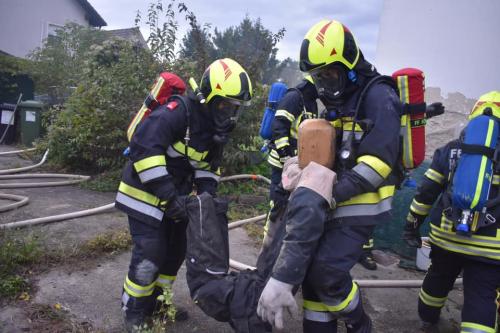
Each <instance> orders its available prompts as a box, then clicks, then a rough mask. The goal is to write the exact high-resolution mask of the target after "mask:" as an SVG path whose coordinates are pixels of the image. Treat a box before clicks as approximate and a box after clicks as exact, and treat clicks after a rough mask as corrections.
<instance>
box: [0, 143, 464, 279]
mask: <svg viewBox="0 0 500 333" xmlns="http://www.w3.org/2000/svg"><path fill="white" fill-rule="evenodd" d="M18 152H23V151H16V153H18ZM9 153H11V154H12V153H14V152H9ZM47 153H48V151H47V152H46V153H45V154H44V157H43V158H42V161H41V162H39V163H38V164H36V166H29V167H24V168H17V169H11V170H14V171H13V173H15V172H22V171H19V169H24V170H30V169H33V168H35V167H37V166H40V165H41V164H43V163H44V162H45V160H46V157H47ZM6 171H7V170H2V171H0V174H4V176H0V179H19V178H37V177H38V178H59V177H65V178H72V179H71V180H67V181H62V182H52V183H50V182H49V183H14V184H0V188H19V187H42V186H63V185H72V184H75V183H78V182H82V181H85V180H88V179H89V178H90V177H89V176H81V175H63V174H25V175H5V173H6ZM23 176H26V177H23ZM243 179H251V180H254V181H257V180H260V181H264V182H266V183H268V184H270V183H271V181H270V180H269V179H268V178H266V177H264V176H261V175H253V174H242V175H234V176H228V177H222V178H221V181H234V180H243ZM9 185H10V186H9ZM13 185H14V186H13ZM0 199H8V200H14V201H17V202H15V203H14V204H9V205H7V206H2V207H0V212H2V211H6V210H9V209H14V208H18V207H20V206H22V205H25V204H27V203H28V201H29V199H28V198H27V197H23V196H17V195H11V194H2V193H0ZM111 209H114V203H111V204H107V205H104V206H100V207H96V208H92V209H86V210H81V211H76V212H71V213H66V214H60V215H53V216H47V217H40V218H34V219H29V220H24V221H17V222H10V223H5V224H0V230H7V229H18V228H25V227H28V226H33V225H39V224H47V223H53V222H59V221H64V220H68V219H74V218H78V217H84V216H89V215H94V214H100V213H104V212H107V211H109V210H111ZM265 218H266V215H265V214H263V215H259V216H255V217H252V218H248V219H243V220H239V221H235V222H231V223H229V225H228V229H229V230H232V229H235V228H238V227H241V226H243V225H245V224H248V223H255V222H259V221H263V220H265ZM229 265H230V267H231V268H233V269H236V270H247V269H250V270H254V269H256V268H255V267H253V266H249V265H246V264H244V263H241V262H239V261H236V260H233V259H229ZM355 282H356V283H358V285H359V286H360V287H362V288H420V287H421V286H422V282H423V281H422V280H355ZM462 284H463V280H462V279H457V280H456V282H455V287H457V286H461V285H462Z"/></svg>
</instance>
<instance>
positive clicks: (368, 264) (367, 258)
mask: <svg viewBox="0 0 500 333" xmlns="http://www.w3.org/2000/svg"><path fill="white" fill-rule="evenodd" d="M358 262H359V263H360V264H361V265H362V266H363V267H364V268H366V269H369V270H370V271H374V270H376V269H377V263H376V262H375V259H373V254H372V251H371V250H364V251H363V253H362V254H361V256H360V257H359V260H358Z"/></svg>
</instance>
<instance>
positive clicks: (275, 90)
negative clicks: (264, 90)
mask: <svg viewBox="0 0 500 333" xmlns="http://www.w3.org/2000/svg"><path fill="white" fill-rule="evenodd" d="M287 90H288V87H287V86H286V84H284V83H283V82H275V83H273V84H272V85H271V89H270V90H269V95H268V98H267V104H266V108H265V110H264V116H263V117H262V121H261V122H260V131H259V135H260V136H261V137H262V138H263V139H264V140H271V138H272V135H273V133H272V128H271V125H272V123H273V119H274V115H275V114H276V108H277V107H278V103H279V101H280V100H281V99H282V98H283V96H284V95H285V93H286V91H287Z"/></svg>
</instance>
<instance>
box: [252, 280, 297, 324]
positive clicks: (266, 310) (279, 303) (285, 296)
mask: <svg viewBox="0 0 500 333" xmlns="http://www.w3.org/2000/svg"><path fill="white" fill-rule="evenodd" d="M292 289H293V285H291V284H288V283H284V282H281V281H278V280H276V279H273V278H270V279H269V281H267V284H266V286H265V287H264V290H263V291H262V294H261V295H260V299H259V304H258V306H257V315H258V316H259V317H260V318H261V319H262V320H263V321H265V322H268V323H269V324H271V325H272V326H273V327H276V328H277V329H279V330H281V329H283V311H284V310H285V309H286V310H288V312H289V313H290V314H291V315H294V314H297V312H298V308H297V303H296V302H295V298H294V297H293V295H292Z"/></svg>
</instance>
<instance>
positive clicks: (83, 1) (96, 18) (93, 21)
mask: <svg viewBox="0 0 500 333" xmlns="http://www.w3.org/2000/svg"><path fill="white" fill-rule="evenodd" d="M76 1H77V2H78V3H79V4H80V5H81V6H82V7H83V9H84V10H85V12H86V15H85V16H86V18H87V20H88V21H89V23H90V25H92V26H94V27H103V26H106V25H108V24H107V23H106V21H104V19H103V18H102V17H101V15H99V13H98V12H97V11H96V10H95V9H94V7H92V5H91V4H90V3H89V2H88V1H87V0H76Z"/></svg>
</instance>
